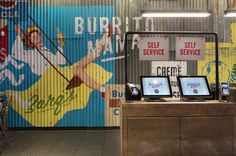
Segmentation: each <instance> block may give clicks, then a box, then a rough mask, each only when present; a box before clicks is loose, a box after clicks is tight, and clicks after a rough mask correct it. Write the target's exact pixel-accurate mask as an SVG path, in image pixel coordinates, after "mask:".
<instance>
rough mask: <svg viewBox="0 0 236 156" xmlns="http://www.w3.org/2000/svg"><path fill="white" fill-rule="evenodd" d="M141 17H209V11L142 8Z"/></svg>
mask: <svg viewBox="0 0 236 156" xmlns="http://www.w3.org/2000/svg"><path fill="white" fill-rule="evenodd" d="M141 12H142V17H209V16H210V15H211V12H210V11H203V10H196V11H193V10H189V11H175V10H169V11H168V10H158V11H156V10H143V11H141Z"/></svg>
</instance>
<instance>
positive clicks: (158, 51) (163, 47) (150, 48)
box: [139, 37, 169, 60]
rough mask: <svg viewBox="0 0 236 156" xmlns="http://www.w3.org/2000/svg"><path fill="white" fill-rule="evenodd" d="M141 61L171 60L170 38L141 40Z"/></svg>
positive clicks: (146, 38)
mask: <svg viewBox="0 0 236 156" xmlns="http://www.w3.org/2000/svg"><path fill="white" fill-rule="evenodd" d="M139 60H169V38H161V37H156V38H154V37H143V38H140V40H139Z"/></svg>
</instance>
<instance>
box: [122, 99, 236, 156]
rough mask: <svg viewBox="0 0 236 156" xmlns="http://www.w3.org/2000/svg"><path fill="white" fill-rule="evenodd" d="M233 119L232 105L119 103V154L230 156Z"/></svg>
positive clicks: (235, 120) (235, 123) (235, 124)
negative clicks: (120, 149)
mask: <svg viewBox="0 0 236 156" xmlns="http://www.w3.org/2000/svg"><path fill="white" fill-rule="evenodd" d="M235 116H236V104H235V103H222V102H218V101H207V102H182V101H170V102H143V101H136V102H132V103H126V102H124V101H123V102H122V104H121V148H122V152H121V153H122V155H123V156H144V155H145V156H146V155H148V156H234V153H236V150H235V151H234V149H235V143H236V140H235V138H236V136H235V132H236V118H235ZM234 142H235V143H234Z"/></svg>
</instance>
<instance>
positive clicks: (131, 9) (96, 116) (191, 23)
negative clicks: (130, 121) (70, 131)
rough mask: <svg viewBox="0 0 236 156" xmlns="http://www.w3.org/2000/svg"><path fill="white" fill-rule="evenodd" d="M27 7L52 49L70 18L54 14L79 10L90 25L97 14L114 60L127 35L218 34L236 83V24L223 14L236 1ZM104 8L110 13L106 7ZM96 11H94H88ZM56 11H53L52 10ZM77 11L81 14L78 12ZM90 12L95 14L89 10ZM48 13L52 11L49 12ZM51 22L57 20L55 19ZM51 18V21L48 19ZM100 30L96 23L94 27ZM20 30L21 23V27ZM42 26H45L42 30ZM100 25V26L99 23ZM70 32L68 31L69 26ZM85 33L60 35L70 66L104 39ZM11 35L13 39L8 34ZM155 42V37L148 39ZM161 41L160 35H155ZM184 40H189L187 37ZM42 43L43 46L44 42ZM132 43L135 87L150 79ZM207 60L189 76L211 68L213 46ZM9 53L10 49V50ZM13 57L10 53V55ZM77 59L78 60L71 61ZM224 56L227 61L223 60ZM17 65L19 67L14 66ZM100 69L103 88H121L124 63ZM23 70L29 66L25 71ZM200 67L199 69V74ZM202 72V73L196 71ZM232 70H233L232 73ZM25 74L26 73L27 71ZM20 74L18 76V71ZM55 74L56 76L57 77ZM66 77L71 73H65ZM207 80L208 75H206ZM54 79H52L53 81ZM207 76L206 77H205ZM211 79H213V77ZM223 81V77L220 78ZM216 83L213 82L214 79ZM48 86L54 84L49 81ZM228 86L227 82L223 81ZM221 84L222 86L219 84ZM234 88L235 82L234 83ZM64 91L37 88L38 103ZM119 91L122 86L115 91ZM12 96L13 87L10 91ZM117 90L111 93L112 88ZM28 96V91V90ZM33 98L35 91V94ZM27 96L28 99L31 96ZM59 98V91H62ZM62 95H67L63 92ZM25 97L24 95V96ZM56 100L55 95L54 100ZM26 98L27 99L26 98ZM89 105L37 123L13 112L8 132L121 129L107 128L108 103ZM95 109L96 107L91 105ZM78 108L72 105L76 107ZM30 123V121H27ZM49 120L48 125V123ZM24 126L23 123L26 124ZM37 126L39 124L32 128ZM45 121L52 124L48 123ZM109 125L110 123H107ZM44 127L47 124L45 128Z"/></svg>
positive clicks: (48, 1) (34, 0) (135, 0)
mask: <svg viewBox="0 0 236 156" xmlns="http://www.w3.org/2000/svg"><path fill="white" fill-rule="evenodd" d="M28 2H29V13H30V14H31V16H32V17H34V18H35V19H36V21H37V22H38V23H40V25H41V26H42V29H44V30H47V32H46V33H48V36H49V38H50V39H51V40H52V41H53V42H54V43H55V44H56V43H57V39H56V37H55V28H56V27H57V26H58V24H59V23H61V22H59V21H65V22H64V23H63V24H61V25H60V27H62V28H66V27H67V26H68V23H67V22H66V21H68V18H70V14H69V10H68V12H64V13H61V12H59V11H60V9H57V8H59V7H60V8H63V7H64V8H65V7H68V8H69V9H70V8H72V6H74V7H78V10H77V11H75V12H76V14H77V15H78V16H83V17H87V16H90V17H91V19H93V18H92V17H94V16H95V15H94V14H93V13H92V12H95V13H97V14H99V13H101V14H99V15H100V17H103V16H107V17H109V21H110V22H111V24H112V26H113V35H112V41H111V43H112V49H113V52H114V54H111V55H109V57H118V56H123V55H124V34H125V32H127V31H151V30H153V31H216V32H218V34H219V41H220V42H221V43H220V54H221V55H220V57H223V58H222V59H223V60H224V62H227V64H226V66H227V69H228V70H229V71H230V73H226V74H229V77H230V78H231V79H233V80H234V77H233V76H232V71H233V69H234V68H233V67H231V66H229V65H228V64H230V65H234V64H236V62H235V57H234V56H235V45H236V43H232V42H233V41H236V40H234V38H235V37H234V36H235V33H236V26H235V25H234V24H233V23H235V22H236V18H226V17H224V16H223V13H224V10H226V9H227V8H228V9H235V8H236V2H235V0H229V1H228V2H227V1H226V0H208V1H207V0H197V1H196V0H99V1H95V0H67V1H64V0H40V1H39V0H31V1H28ZM83 6H87V9H86V8H81V7H83ZM106 6H108V7H106ZM92 7H94V8H92ZM53 8H54V9H53ZM80 9H81V10H80ZM92 9H93V10H92ZM155 9H158V10H210V11H211V13H212V15H211V16H210V17H208V18H153V19H144V18H140V16H141V10H155ZM49 10H51V11H50V12H49ZM58 14H60V15H64V16H62V17H58ZM54 16H55V18H53V17H54ZM49 17H50V18H49ZM84 20H85V22H87V18H85V19H84ZM0 22H1V23H0V24H1V25H0V26H1V27H2V26H4V25H6V24H7V20H0ZM26 23H27V24H29V25H32V24H33V23H32V22H31V21H30V20H27V21H26ZM97 23H98V24H99V21H97ZM19 24H21V22H19ZM42 24H44V25H42ZM100 24H101V23H100ZM114 24H116V25H118V27H114ZM8 25H9V33H10V34H12V36H10V38H12V41H11V42H13V40H14V38H15V34H14V31H15V30H14V28H13V26H12V25H13V23H11V22H8ZM22 25H24V27H23V29H24V30H25V29H26V24H22ZM68 27H69V26H68ZM85 27H87V24H85ZM86 30H87V29H85V31H84V32H83V33H82V34H81V35H78V37H75V36H74V35H71V33H72V32H73V31H74V30H64V32H65V33H64V36H65V44H70V45H71V46H72V47H74V48H75V49H78V52H77V53H76V52H72V51H69V50H70V48H69V47H66V48H68V50H67V53H66V56H67V57H68V58H69V60H71V61H72V62H73V63H74V62H77V61H78V60H79V58H82V57H83V56H84V53H80V52H79V51H80V49H85V50H88V48H87V44H88V43H87V38H89V40H92V41H95V40H96V39H100V38H101V37H102V34H100V32H99V30H97V32H96V34H95V35H92V36H91V34H89V32H87V31H86ZM11 32H12V33H11ZM152 36H154V35H152ZM158 36H161V35H158ZM185 36H188V35H185ZM167 37H170V43H171V46H170V51H171V53H172V54H171V58H172V60H174V51H175V44H174V40H175V36H173V35H170V36H167ZM206 38H207V40H206V41H207V42H213V38H212V37H210V36H206ZM43 40H46V38H45V37H44V38H43ZM132 43H133V39H132V37H131V38H130V39H129V43H128V45H129V48H130V49H129V65H128V66H129V71H130V73H129V74H130V81H131V82H134V83H139V75H149V74H150V73H151V62H139V61H138V55H137V54H138V53H137V52H138V49H137V48H134V49H131V47H132ZM46 45H47V48H48V49H50V50H52V51H56V49H55V47H53V46H52V45H51V44H49V43H48V42H47V43H46ZM206 48H207V53H208V54H207V59H206V61H205V62H204V61H203V62H202V63H199V64H198V63H197V62H195V61H188V66H187V69H188V74H190V75H193V74H201V72H202V73H203V74H206V73H204V70H205V68H204V69H203V67H204V66H205V65H206V64H209V62H211V61H212V60H214V55H212V54H213V53H214V49H212V48H211V44H210V43H209V44H208V45H207V46H206ZM9 49H11V47H9ZM10 53H11V52H10ZM75 56H76V57H75ZM226 56H227V57H226ZM102 57H103V59H105V58H106V56H102ZM100 61H101V60H100ZM18 63H21V62H18ZM68 65H69V63H68V62H67V63H66V66H68ZM100 65H101V66H102V67H103V68H104V69H105V70H106V71H102V73H103V74H104V75H105V73H106V72H108V71H109V72H111V73H112V74H113V77H112V78H111V79H110V80H109V82H108V83H107V84H122V83H124V59H117V60H114V61H108V62H107V63H106V64H105V63H104V64H102V63H100ZM26 66H27V65H26ZM197 67H198V68H197ZM210 67H211V68H212V69H213V68H214V64H213V65H212V66H210ZM110 68H114V70H113V69H112V70H109V69H110ZM200 68H201V69H200ZM235 68H236V67H235ZM224 69H225V67H222V70H221V71H220V72H222V73H221V74H222V75H225V73H223V72H224ZM28 70H29V69H28ZM91 70H92V75H93V76H96V70H97V68H92V69H91ZM16 72H18V71H16ZM24 72H30V70H29V71H27V70H24ZM55 74H57V73H55ZM65 74H66V75H67V76H68V75H70V76H71V74H73V73H67V72H66V73H65ZM16 75H18V76H19V75H20V73H17V74H16ZM206 75H207V74H206ZM53 76H54V77H56V75H53ZM208 76H209V77H210V76H211V75H210V74H209V75H208ZM213 76H214V74H213ZM222 77H223V76H222ZM35 79H37V80H39V79H38V78H36V77H35V76H34V75H33V76H32V78H28V79H27V82H25V83H24V85H26V86H31V85H33V84H34V83H35V82H36V81H35ZM213 79H214V78H213ZM50 80H52V79H50ZM227 80H228V79H227ZM222 81H223V80H222ZM232 82H234V83H235V81H232ZM7 84H8V83H5V81H4V83H1V84H0V85H7ZM61 85H63V86H64V88H65V87H66V84H65V83H64V82H63V83H62V82H61V81H57V82H54V81H53V80H52V82H51V83H50V85H47V86H41V91H43V92H45V93H44V94H42V97H44V98H47V97H46V96H47V93H46V92H47V90H50V89H48V88H56V87H55V86H61ZM113 87H114V86H113ZM118 88H119V89H118V90H120V88H121V86H119V87H118ZM12 89H13V90H14V87H13V88H11V89H9V88H8V90H12ZM19 89H20V90H24V89H27V87H24V86H22V87H20V88H17V89H16V90H19ZM114 89H115V87H114ZM0 91H2V90H0ZM31 91H32V90H31ZM34 91H35V92H37V91H38V90H37V88H35V90H34ZM29 92H30V91H28V92H27V93H29ZM62 92H63V91H62ZM64 92H66V91H65V90H64ZM79 93H81V94H83V95H82V97H84V96H86V95H84V93H83V92H79ZM24 94H26V93H24ZM58 95H59V94H58ZM25 96H26V97H28V96H27V95H25ZM22 98H23V99H24V97H22ZM90 100H91V101H89V102H88V103H91V104H90V105H89V106H86V107H82V106H81V107H80V108H83V109H82V110H81V111H79V112H78V111H76V110H77V109H78V107H73V106H70V107H69V108H68V109H66V110H65V111H63V109H64V108H62V112H63V113H62V114H61V117H59V118H56V119H54V118H55V116H52V114H50V112H48V113H46V114H44V115H45V116H46V117H42V118H40V119H39V118H38V117H37V116H36V117H32V115H34V114H32V115H31V117H29V116H28V117H27V115H26V116H23V115H22V114H21V113H20V111H19V112H17V111H16V108H14V109H10V112H9V113H8V119H9V124H8V126H9V127H31V126H40V127H48V126H49V127H50V126H56V127H68V126H69V127H70V126H73V127H74V126H75V127H76V126H86V127H93V126H101V127H103V126H106V125H109V126H112V125H114V126H116V125H119V120H115V121H114V120H113V123H110V124H107V123H105V118H114V115H109V116H106V114H107V113H106V112H108V110H106V109H105V108H106V105H108V103H106V104H105V103H104V100H103V99H102V98H101V94H100V93H95V94H94V95H93V96H92V99H90ZM95 103H96V104H95ZM75 105H76V104H75ZM25 118H30V119H28V120H27V119H25ZM47 118H50V119H47ZM26 120H27V121H26ZM33 120H35V121H37V120H38V121H39V123H37V122H34V121H33ZM47 120H50V122H49V121H47ZM110 120H111V121H112V119H110ZM51 121H54V122H55V123H51ZM44 122H45V123H48V124H44Z"/></svg>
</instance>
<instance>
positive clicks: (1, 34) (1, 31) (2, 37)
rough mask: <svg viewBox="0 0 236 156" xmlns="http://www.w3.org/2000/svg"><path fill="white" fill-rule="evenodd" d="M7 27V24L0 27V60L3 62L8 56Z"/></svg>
mask: <svg viewBox="0 0 236 156" xmlns="http://www.w3.org/2000/svg"><path fill="white" fill-rule="evenodd" d="M7 44H8V29H7V26H4V27H2V28H0V62H4V61H5V59H6V57H7V56H8V47H7Z"/></svg>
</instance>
